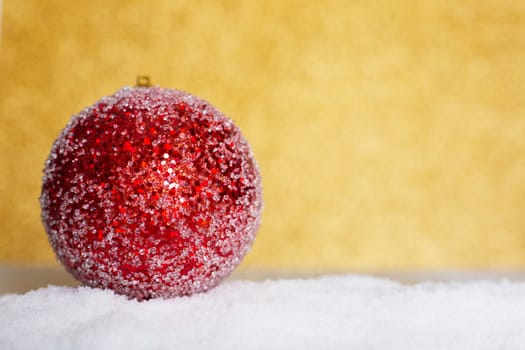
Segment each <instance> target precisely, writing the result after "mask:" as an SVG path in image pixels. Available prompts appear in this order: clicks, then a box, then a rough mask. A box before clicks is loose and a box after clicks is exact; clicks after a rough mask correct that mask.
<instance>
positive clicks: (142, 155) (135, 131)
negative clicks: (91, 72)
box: [40, 87, 262, 299]
mask: <svg viewBox="0 0 525 350" xmlns="http://www.w3.org/2000/svg"><path fill="white" fill-rule="evenodd" d="M40 203H41V207H42V220H43V223H44V226H45V229H46V232H47V234H48V237H49V241H50V243H51V245H52V247H53V249H54V251H55V253H56V255H57V257H58V259H59V260H60V261H61V262H62V264H63V265H64V266H65V267H66V268H67V270H69V271H70V272H71V273H72V274H73V276H74V277H75V278H77V279H78V280H80V281H82V282H83V283H84V284H86V285H89V286H92V287H101V288H110V289H113V290H114V291H115V292H117V293H120V294H125V295H127V296H129V297H132V298H137V299H148V298H154V297H163V298H166V297H172V296H180V295H190V294H193V293H198V292H202V291H205V290H208V289H209V288H211V287H213V286H215V285H216V284H218V283H219V282H220V281H221V280H222V279H223V278H225V277H226V276H227V275H228V274H229V273H230V272H231V271H232V270H233V269H234V268H235V267H236V266H237V265H238V264H239V262H240V261H241V259H242V258H243V257H244V255H245V254H246V253H247V251H248V250H249V248H250V246H251V244H252V242H253V240H254V238H255V233H256V231H257V228H258V226H259V222H260V217H261V209H262V196H261V180H260V176H259V171H258V169H257V165H256V162H255V160H254V158H253V155H252V152H251V150H250V147H249V145H248V143H247V142H246V140H245V139H244V138H243V137H242V135H241V133H240V131H239V129H238V128H237V127H236V126H235V125H234V124H233V122H232V121H231V120H230V119H228V118H227V117H225V116H224V115H223V114H222V113H221V112H219V111H218V110H216V109H215V108H214V107H213V106H212V105H210V104H209V103H208V102H206V101H204V100H202V99H200V98H197V97H195V96H192V95H190V94H188V93H185V92H181V91H178V90H172V89H162V88H158V87H135V88H123V89H121V90H119V91H118V92H117V93H116V94H115V95H113V96H110V97H105V98H102V99H101V100H100V101H98V102H97V103H95V104H94V105H93V106H91V107H88V108H86V109H84V110H83V111H82V112H80V113H79V114H78V115H76V116H73V117H72V119H71V121H70V122H69V124H68V125H67V126H66V127H65V129H64V130H63V131H62V133H61V134H60V136H59V137H58V138H57V140H56V141H55V143H54V144H53V147H52V149H51V154H50V155H49V158H48V159H47V161H46V165H45V169H44V178H43V186H42V194H41V197H40Z"/></svg>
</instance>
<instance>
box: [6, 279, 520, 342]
mask: <svg viewBox="0 0 525 350" xmlns="http://www.w3.org/2000/svg"><path fill="white" fill-rule="evenodd" d="M0 349H54V350H58V349H90V350H91V349H126V350H131V349H393V350H394V349H403V350H407V349H447V350H451V349H478V350H479V349H525V283H523V282H508V281H505V280H503V281H500V282H494V281H492V282H463V283H461V282H452V283H450V282H449V283H422V284H417V285H403V284H400V283H397V282H393V281H389V280H385V279H378V278H372V277H365V276H356V275H344V276H326V277H320V278H316V279H310V280H297V279H289V280H273V281H271V280H270V281H265V282H249V281H229V282H226V283H223V284H222V285H220V286H219V287H217V288H215V289H213V290H211V291H210V292H208V293H206V294H198V295H194V296H192V297H184V298H176V299H169V300H159V299H157V300H150V301H147V302H136V301H134V300H128V299H126V298H125V297H122V296H117V295H114V294H113V293H112V292H111V291H107V290H98V289H90V288H86V287H77V288H73V287H55V286H50V287H47V288H42V289H39V290H36V291H32V292H29V293H27V294H23V295H15V294H10V295H5V296H2V297H0Z"/></svg>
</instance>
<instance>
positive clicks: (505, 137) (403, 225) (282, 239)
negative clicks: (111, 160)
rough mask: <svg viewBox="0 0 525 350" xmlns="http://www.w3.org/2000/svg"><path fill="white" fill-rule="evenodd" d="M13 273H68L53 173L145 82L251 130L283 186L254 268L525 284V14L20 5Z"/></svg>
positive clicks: (8, 95)
mask: <svg viewBox="0 0 525 350" xmlns="http://www.w3.org/2000/svg"><path fill="white" fill-rule="evenodd" d="M2 22H3V23H2V25H3V28H2V34H1V44H0V45H1V48H0V50H1V51H0V118H1V128H0V157H1V158H0V199H1V202H0V262H2V261H3V262H25V263H40V264H56V263H55V262H54V256H53V253H52V251H51V248H50V247H49V245H48V243H47V238H46V236H45V233H44V231H43V229H42V226H41V223H40V217H39V212H40V209H39V205H38V200H37V198H38V196H39V193H40V180H41V169H42V167H43V164H44V160H45V158H46V157H47V154H48V151H49V149H50V147H51V143H52V142H53V140H54V138H55V137H56V136H57V135H58V133H59V131H60V130H61V128H62V127H63V126H64V125H65V124H66V123H67V121H68V119H69V117H70V116H71V115H72V114H74V113H77V112H78V111H80V110H81V109H82V108H83V107H84V106H87V105H90V104H92V103H93V102H95V101H96V100H97V99H99V98H100V97H101V96H103V95H108V94H112V93H113V92H114V91H116V90H117V89H118V88H119V87H121V86H123V85H132V84H134V80H135V77H136V76H137V75H139V74H147V75H149V76H151V78H152V80H153V82H154V83H155V84H158V85H161V86H164V87H174V88H179V89H182V90H186V91H189V92H192V93H194V94H196V95H198V96H201V97H203V98H205V99H207V100H209V101H210V102H211V103H213V104H214V105H216V106H217V107H218V108H219V109H220V110H222V111H223V112H224V113H226V114H227V115H229V116H230V117H232V118H233V119H234V120H235V121H236V123H237V124H238V125H239V126H240V127H241V129H242V130H243V133H244V135H245V137H246V138H247V139H248V140H249V141H250V143H251V144H252V147H253V149H254V152H255V155H256V157H257V159H258V161H259V164H260V167H261V171H262V175H263V184H264V196H265V204H266V205H265V211H264V215H263V225H262V227H261V230H260V232H259V235H258V238H257V241H256V243H255V245H254V247H253V250H252V252H251V253H250V254H249V255H248V256H247V258H246V260H245V262H244V264H243V265H244V266H245V267H252V268H285V269H315V270H320V269H333V270H337V269H347V270H349V269H352V270H374V269H376V270H377V269H379V270H385V269H448V268H485V267H493V268H520V267H522V268H523V267H524V266H525V64H524V62H525V35H524V33H525V2H523V1H501V0H487V1H477V0H466V1H461V2H452V1H440V0H429V1H389V0H380V1H365V0H357V1H345V0H341V1H323V2H313V1H312V2H307V1H295V0H285V1H267V2H264V1H222V2H219V1H204V2H198V1H171V0H161V1H151V2H147V1H139V0H126V1H124V0H120V1H108V0H103V1H102V0H79V1H60V0H46V1H39V0H26V1H15V0H6V1H4V9H3V21H2Z"/></svg>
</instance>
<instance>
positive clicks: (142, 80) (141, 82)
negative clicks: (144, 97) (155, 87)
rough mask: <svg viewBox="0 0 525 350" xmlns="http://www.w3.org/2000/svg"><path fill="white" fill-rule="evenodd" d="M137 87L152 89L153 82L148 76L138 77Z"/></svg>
mask: <svg viewBox="0 0 525 350" xmlns="http://www.w3.org/2000/svg"><path fill="white" fill-rule="evenodd" d="M135 86H136V87H151V82H150V80H149V76H147V75H138V76H137V81H136V83H135Z"/></svg>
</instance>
